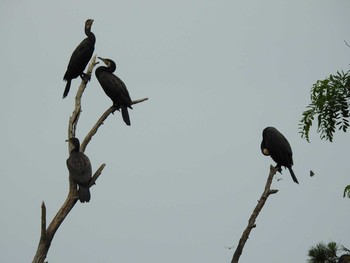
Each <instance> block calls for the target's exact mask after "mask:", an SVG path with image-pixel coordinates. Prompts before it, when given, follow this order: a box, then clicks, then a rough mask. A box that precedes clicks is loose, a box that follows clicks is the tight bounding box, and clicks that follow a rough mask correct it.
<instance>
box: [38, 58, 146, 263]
mask: <svg viewBox="0 0 350 263" xmlns="http://www.w3.org/2000/svg"><path fill="white" fill-rule="evenodd" d="M96 64H97V63H96V55H95V56H93V57H92V59H91V62H90V64H89V66H88V69H87V72H86V74H87V75H88V76H90V77H91V74H92V71H93V68H94V67H95V65H96ZM86 85H87V80H86V79H83V80H82V82H81V84H80V86H79V89H78V91H77V94H76V97H75V106H74V110H73V112H72V115H71V116H70V118H69V122H68V138H72V137H75V133H76V129H77V125H78V121H79V117H80V113H81V98H82V95H83V93H84V90H85V88H86ZM147 99H148V98H144V99H140V100H136V101H134V102H133V103H132V104H136V103H140V102H143V101H145V100H147ZM115 110H116V109H115V108H114V107H110V108H109V109H108V110H107V111H106V112H105V113H104V114H103V115H102V116H101V117H100V119H99V120H98V122H97V123H96V124H95V126H94V127H93V128H92V129H91V131H90V132H89V133H88V135H87V136H86V138H85V139H84V141H83V143H82V145H81V147H80V150H81V151H82V152H84V151H85V148H86V146H87V144H88V143H89V142H90V140H91V138H92V136H93V135H94V134H96V132H97V130H98V128H99V127H100V126H101V125H102V124H103V121H104V120H105V119H106V118H107V117H108V116H109V114H110V113H112V112H114V111H115ZM70 147H71V145H70V144H68V149H69V151H70V150H71V148H70ZM105 166H106V164H102V165H101V166H100V167H99V168H98V169H97V171H96V172H95V173H94V175H93V176H92V178H91V180H90V182H89V188H90V187H91V186H92V185H94V184H95V182H96V180H97V179H98V178H99V176H100V175H101V173H102V171H103V169H104V167H105ZM77 201H78V192H77V185H76V184H75V183H74V182H73V180H72V179H71V178H70V177H69V191H68V196H67V198H66V200H65V202H64V204H63V205H62V207H61V208H60V209H59V211H58V212H57V213H56V215H55V216H54V218H53V219H52V221H51V223H50V225H49V227H48V228H47V229H46V206H45V203H44V202H43V203H42V205H41V235H40V240H39V244H38V248H37V251H36V254H35V256H34V259H33V261H32V262H33V263H43V262H44V260H45V258H46V257H47V253H48V251H49V248H50V246H51V242H52V240H53V238H54V235H55V233H56V231H57V230H58V228H59V227H60V225H61V224H62V222H63V220H64V219H65V218H66V216H67V215H68V214H69V212H70V211H71V210H72V208H73V207H74V205H75V204H76V203H77Z"/></svg>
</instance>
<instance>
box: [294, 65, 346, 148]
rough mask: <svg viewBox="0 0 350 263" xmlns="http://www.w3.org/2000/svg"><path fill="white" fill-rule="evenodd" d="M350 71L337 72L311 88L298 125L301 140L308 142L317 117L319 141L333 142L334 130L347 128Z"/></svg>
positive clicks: (344, 130)
mask: <svg viewBox="0 0 350 263" xmlns="http://www.w3.org/2000/svg"><path fill="white" fill-rule="evenodd" d="M349 87H350V70H349V71H348V72H346V73H344V72H343V71H342V72H339V71H338V72H337V74H335V75H330V76H329V77H328V78H326V79H324V80H318V81H317V82H316V83H315V84H314V85H313V86H312V88H311V95H310V98H311V103H310V104H309V105H308V106H307V107H306V110H305V111H304V112H303V114H302V119H301V120H300V123H299V130H300V134H301V137H302V138H305V139H306V140H307V141H308V142H309V141H310V138H309V133H310V128H311V126H312V123H313V121H314V118H315V117H317V132H318V133H320V137H321V139H326V140H329V141H331V142H332V141H333V134H334V132H335V129H336V128H338V129H339V130H343V132H346V131H347V129H348V128H349V116H350V115H349V101H350V89H349Z"/></svg>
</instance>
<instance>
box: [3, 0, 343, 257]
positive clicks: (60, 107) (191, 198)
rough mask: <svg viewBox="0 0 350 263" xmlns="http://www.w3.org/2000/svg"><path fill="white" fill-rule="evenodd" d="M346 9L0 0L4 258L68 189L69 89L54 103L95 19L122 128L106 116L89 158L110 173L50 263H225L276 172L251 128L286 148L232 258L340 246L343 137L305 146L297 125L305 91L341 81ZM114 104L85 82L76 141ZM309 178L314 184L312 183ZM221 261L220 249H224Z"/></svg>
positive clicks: (23, 253)
mask: <svg viewBox="0 0 350 263" xmlns="http://www.w3.org/2000/svg"><path fill="white" fill-rule="evenodd" d="M349 8H350V2H349V1H345V0H344V1H324V0H317V1H316V0H311V1H300V0H297V1H285V0H282V1H281V0H278V1H277V0H275V1H258V0H252V1H233V0H230V1H229V0H218V1H209V0H202V1H195V0H189V1H183V0H179V1H160V0H149V1H140V0H135V1H89V0H88V1H39V0H33V1H19V0H14V1H8V0H3V1H1V3H0V34H1V41H0V49H1V51H2V63H1V64H0V71H1V76H2V77H1V79H2V83H1V86H2V96H1V97H0V120H1V123H2V129H1V130H0V138H1V139H0V140H1V151H0V164H1V165H0V171H1V174H2V182H1V184H0V185H1V186H0V187H1V190H0V207H1V210H2V213H1V214H2V216H1V217H0V233H1V235H0V247H1V253H0V261H1V262H31V260H32V259H33V257H34V254H35V251H36V248H37V245H38V241H39V237H40V205H41V202H42V201H45V204H46V207H47V221H48V222H50V221H51V219H52V218H53V216H54V215H55V213H56V212H57V211H58V209H59V208H60V207H61V205H62V204H63V202H64V200H65V198H66V196H67V193H68V171H67V167H66V163H65V162H66V159H67V158H68V148H67V143H66V142H65V140H66V139H67V127H68V120H69V116H70V114H71V113H72V110H73V105H74V97H75V93H76V91H77V88H78V86H79V84H80V80H79V79H75V80H73V81H72V86H71V91H70V94H69V95H68V97H67V98H66V99H64V100H63V99H62V94H63V90H64V87H65V82H64V81H63V75H64V73H65V71H66V67H67V65H68V61H69V58H70V55H71V53H72V52H73V50H74V49H75V47H76V46H77V45H78V44H79V43H80V41H82V40H83V39H84V38H85V35H84V23H85V20H86V19H88V18H92V19H94V24H93V26H92V31H93V32H94V34H95V36H96V39H97V40H96V45H95V53H94V54H96V55H98V56H101V57H107V58H111V59H113V60H114V61H115V62H116V64H117V70H116V72H115V73H116V75H118V76H119V77H120V78H121V79H122V80H123V81H124V82H125V83H126V85H127V87H128V90H129V93H130V95H131V97H132V99H134V100H136V99H141V98H144V97H148V98H149V100H148V101H146V102H143V103H141V104H137V105H134V107H133V108H134V109H133V110H130V111H129V113H130V119H131V126H130V127H128V126H126V125H125V124H124V123H123V121H122V119H121V116H120V114H118V113H116V114H115V115H111V116H109V118H108V119H107V120H106V121H105V122H104V125H103V126H102V127H101V128H100V130H99V131H98V133H97V134H96V135H95V136H94V137H93V139H92V141H91V142H90V144H89V145H88V147H87V149H86V151H85V154H86V155H87V156H89V158H90V161H91V163H92V166H93V170H94V171H95V170H96V169H97V168H98V167H99V166H100V165H101V164H102V163H106V167H105V169H104V171H103V174H102V175H101V176H100V178H99V179H98V181H97V184H96V185H95V186H93V187H92V188H91V201H90V202H89V203H88V204H86V203H85V204H81V203H79V202H78V203H77V204H76V206H75V207H74V209H73V210H72V211H71V212H70V214H69V215H68V217H67V218H66V219H65V221H64V222H63V224H62V225H61V227H60V228H59V230H58V232H57V233H56V235H55V237H54V239H53V242H52V244H51V248H50V250H49V253H48V256H47V260H48V261H49V262H50V263H56V262H77V263H78V262H123V263H131V262H152V263H163V262H167V263H179V262H181V263H194V262H196V263H198V262H201V263H213V262H216V263H217V262H230V261H231V258H232V255H233V252H234V249H235V247H236V246H237V244H238V241H239V238H240V237H241V234H242V232H243V230H244V229H245V227H246V225H247V223H248V222H247V221H248V218H249V217H250V215H251V213H252V211H253V209H254V207H255V205H256V203H257V200H258V199H259V197H260V195H261V194H262V192H263V189H264V185H265V182H266V179H267V176H268V173H269V169H270V168H269V167H270V165H271V164H274V162H273V161H272V159H271V158H269V157H266V156H263V155H262V154H261V152H260V142H261V139H262V137H261V133H262V130H263V129H264V128H265V127H267V126H274V127H276V128H277V129H278V130H279V131H280V132H282V133H283V134H284V135H285V136H286V138H287V139H288V140H289V142H290V144H291V146H292V149H293V154H294V155H293V157H294V166H293V169H294V172H295V174H296V176H297V178H298V180H299V182H300V184H299V185H297V184H295V183H293V181H292V179H291V177H290V175H289V173H288V171H287V170H283V174H282V175H280V174H279V175H277V177H278V178H282V180H280V181H277V180H274V182H273V185H272V188H273V189H278V190H279V192H278V193H277V194H275V195H272V196H270V197H269V199H268V200H267V203H266V205H265V206H264V208H263V210H262V212H261V213H260V215H259V217H258V219H257V222H256V224H257V227H256V228H254V229H253V230H252V232H251V234H250V238H249V240H248V241H247V243H246V245H245V247H244V250H243V254H242V256H241V258H240V262H272V263H274V262H284V263H295V262H306V259H307V250H308V249H309V248H310V247H311V246H313V245H315V244H316V243H317V242H321V241H324V242H330V241H335V242H338V243H340V244H342V245H344V246H346V247H348V248H349V247H350V240H349V236H350V235H349V234H350V233H349V218H350V209H349V208H350V200H349V199H347V198H343V197H342V194H343V189H344V187H345V186H346V185H348V184H350V176H349V171H348V170H349V169H348V162H349V150H348V148H349V144H350V141H349V136H350V134H348V133H347V134H346V133H345V134H344V133H342V132H337V133H336V134H335V137H334V142H333V143H330V142H326V141H321V140H320V138H319V134H317V133H316V127H315V126H313V127H312V132H311V134H310V139H311V143H307V142H306V141H305V140H304V139H302V138H301V137H300V134H299V130H298V124H299V120H300V119H301V114H302V112H303V111H304V110H305V107H306V106H307V105H308V104H309V103H310V97H309V95H310V88H311V87H312V84H313V83H315V82H316V80H318V79H324V78H326V77H328V76H329V74H334V73H336V71H337V70H344V71H346V70H348V69H349V61H350V60H349V54H350V49H349V47H347V46H346V45H345V43H344V40H346V41H348V42H349V43H350V32H349V24H350V17H349V12H348V11H349ZM110 106H111V101H110V99H109V98H108V97H107V96H106V95H105V94H104V92H103V90H102V89H101V87H100V85H99V83H98V81H97V79H96V77H95V76H94V75H93V76H92V79H91V81H90V82H89V83H88V86H87V89H86V91H85V93H84V96H83V99H82V114H81V117H80V121H79V126H78V128H77V137H78V138H80V139H83V138H84V137H85V135H86V134H87V132H88V131H89V130H90V129H91V127H92V126H93V124H94V123H95V122H96V121H97V120H98V118H99V117H100V116H101V115H102V113H103V112H104V111H105V110H106V109H107V108H108V107H110ZM310 170H313V171H314V172H315V176H314V177H312V178H311V177H310V176H309V171H310ZM231 246H232V247H233V249H227V247H231Z"/></svg>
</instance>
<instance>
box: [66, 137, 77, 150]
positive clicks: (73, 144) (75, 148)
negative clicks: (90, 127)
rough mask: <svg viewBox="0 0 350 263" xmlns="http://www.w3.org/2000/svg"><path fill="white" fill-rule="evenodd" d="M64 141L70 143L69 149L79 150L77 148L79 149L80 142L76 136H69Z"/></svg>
mask: <svg viewBox="0 0 350 263" xmlns="http://www.w3.org/2000/svg"><path fill="white" fill-rule="evenodd" d="M66 142H68V143H71V144H72V148H71V151H79V149H80V142H79V139H78V138H75V137H72V138H69V139H68V140H66Z"/></svg>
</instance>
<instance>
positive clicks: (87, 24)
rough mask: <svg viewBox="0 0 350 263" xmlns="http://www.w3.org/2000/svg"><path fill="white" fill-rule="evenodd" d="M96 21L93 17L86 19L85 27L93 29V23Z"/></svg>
mask: <svg viewBox="0 0 350 263" xmlns="http://www.w3.org/2000/svg"><path fill="white" fill-rule="evenodd" d="M93 22H94V20H93V19H88V20H86V21H85V28H86V29H88V30H91V26H92V23H93Z"/></svg>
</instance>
